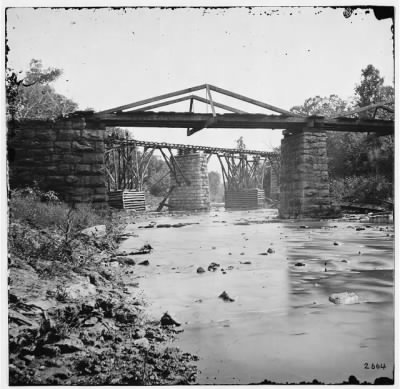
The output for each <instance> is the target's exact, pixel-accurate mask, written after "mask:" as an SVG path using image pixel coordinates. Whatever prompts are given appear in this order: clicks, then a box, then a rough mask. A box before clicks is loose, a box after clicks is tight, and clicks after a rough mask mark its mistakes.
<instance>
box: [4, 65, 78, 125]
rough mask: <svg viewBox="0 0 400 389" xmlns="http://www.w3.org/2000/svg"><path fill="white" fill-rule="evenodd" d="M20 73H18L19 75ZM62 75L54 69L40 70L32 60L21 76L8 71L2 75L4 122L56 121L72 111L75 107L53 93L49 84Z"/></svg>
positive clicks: (66, 99) (71, 102)
mask: <svg viewBox="0 0 400 389" xmlns="http://www.w3.org/2000/svg"><path fill="white" fill-rule="evenodd" d="M20 73H22V72H19V74H20ZM61 75H62V70H61V69H57V68H46V69H45V68H43V64H42V61H40V60H37V59H32V60H31V62H30V64H29V70H28V71H27V72H26V74H25V77H23V78H19V75H18V74H17V73H15V71H13V70H12V69H10V68H7V72H6V96H7V116H8V119H11V120H15V119H17V120H18V119H56V118H57V117H60V116H65V115H67V114H69V113H72V112H74V111H75V110H76V109H77V108H78V105H77V104H76V103H75V102H74V101H72V100H70V99H68V98H67V97H65V96H63V95H61V94H58V93H56V92H55V90H54V88H53V87H52V86H50V85H49V84H50V83H51V82H53V81H55V80H56V79H58V78H59V77H60V76H61Z"/></svg>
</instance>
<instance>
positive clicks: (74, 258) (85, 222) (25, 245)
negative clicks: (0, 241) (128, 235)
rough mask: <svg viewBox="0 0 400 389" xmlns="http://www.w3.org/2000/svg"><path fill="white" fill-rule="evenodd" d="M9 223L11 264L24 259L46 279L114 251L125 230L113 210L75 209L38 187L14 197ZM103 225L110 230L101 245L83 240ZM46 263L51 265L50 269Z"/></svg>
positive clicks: (24, 190)
mask: <svg viewBox="0 0 400 389" xmlns="http://www.w3.org/2000/svg"><path fill="white" fill-rule="evenodd" d="M9 219H10V223H9V229H8V244H9V254H10V255H9V258H10V260H13V259H15V258H20V259H23V260H24V261H25V262H26V263H27V264H29V265H30V266H32V267H34V268H35V269H36V270H37V271H39V273H40V274H42V275H46V274H47V275H49V273H53V275H54V274H57V273H58V271H61V272H62V271H63V270H64V268H65V266H66V265H68V266H71V265H72V266H74V267H79V266H81V265H82V264H84V263H85V262H87V261H89V260H90V259H91V257H92V255H94V254H95V253H96V252H98V251H99V250H108V251H111V250H113V249H114V248H115V247H116V245H117V242H118V236H119V235H120V233H121V231H122V229H123V228H124V225H123V224H121V223H119V220H116V217H115V216H113V215H112V213H111V212H110V211H109V210H101V209H100V210H99V209H96V208H94V207H92V206H91V205H90V204H79V205H76V206H74V207H72V206H70V205H68V204H66V203H63V202H61V201H60V200H59V199H58V197H57V194H56V193H54V192H52V191H49V192H42V191H41V190H40V189H39V188H37V187H28V188H24V189H17V190H13V191H12V192H11V193H10V201H9ZM100 224H102V225H105V226H106V234H105V237H104V238H103V239H102V240H101V242H99V241H98V240H97V241H96V240H93V239H92V240H91V239H90V237H87V236H82V234H81V231H82V230H83V229H85V228H88V227H91V226H94V225H100ZM82 253H86V255H82ZM43 260H45V261H46V260H50V261H51V264H49V266H46V265H45V264H46V262H45V261H43ZM43 266H44V268H43ZM57 269H58V271H57Z"/></svg>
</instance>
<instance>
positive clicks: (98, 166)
mask: <svg viewBox="0 0 400 389" xmlns="http://www.w3.org/2000/svg"><path fill="white" fill-rule="evenodd" d="M104 170H105V166H104V164H102V163H94V164H92V165H91V172H92V174H95V175H98V174H104Z"/></svg>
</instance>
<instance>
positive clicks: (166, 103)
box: [128, 95, 192, 112]
mask: <svg viewBox="0 0 400 389" xmlns="http://www.w3.org/2000/svg"><path fill="white" fill-rule="evenodd" d="M191 98H192V97H191V95H189V96H184V97H179V98H178V99H172V100H167V101H163V102H161V103H157V104H152V105H148V106H145V107H141V108H136V109H132V110H129V111H128V112H138V111H139V112H143V111H148V110H149V109H154V108H160V107H164V106H166V105H171V104H176V103H180V102H181V101H185V100H189V99H191ZM190 112H192V111H190Z"/></svg>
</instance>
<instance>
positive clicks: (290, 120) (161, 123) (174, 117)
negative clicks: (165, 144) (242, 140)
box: [79, 84, 394, 136]
mask: <svg viewBox="0 0 400 389" xmlns="http://www.w3.org/2000/svg"><path fill="white" fill-rule="evenodd" d="M200 90H205V91H206V94H207V96H208V98H203V97H200V96H197V95H196V94H193V93H194V92H197V91H200ZM214 92H215V93H219V94H221V95H224V96H228V97H230V98H234V99H236V101H240V102H241V103H242V104H243V103H247V104H250V105H251V106H253V107H258V108H262V109H266V110H268V111H272V112H273V114H266V113H265V112H261V113H249V112H246V111H244V110H242V109H238V108H235V107H232V106H230V105H227V104H222V103H219V102H217V101H215V100H214V98H213V96H212V93H214ZM177 96H180V97H177ZM183 101H189V107H188V111H185V112H159V111H153V110H154V109H158V108H161V107H165V106H168V105H173V104H176V103H180V102H183ZM195 101H198V102H202V103H205V104H207V106H210V107H211V113H196V112H193V108H194V102H195ZM217 108H220V109H222V110H224V111H228V113H217ZM371 109H374V110H375V112H376V111H377V110H381V109H383V110H386V111H389V112H392V113H393V109H392V108H391V107H389V106H388V105H387V104H384V103H377V104H373V105H371V106H368V107H363V108H360V109H356V110H354V111H351V112H343V113H340V114H338V115H335V116H334V117H324V116H317V115H314V116H305V115H301V114H298V113H295V112H291V111H287V110H285V109H282V108H279V107H276V106H273V105H271V104H267V103H264V102H262V101H259V100H255V99H252V98H250V97H246V96H243V95H240V94H238V93H235V92H232V91H229V90H226V89H223V88H219V87H217V86H214V85H210V84H202V85H199V86H195V87H191V88H187V89H182V90H179V91H176V92H170V93H166V94H163V95H160V96H156V97H151V98H147V99H144V100H140V101H136V102H134V103H130V104H126V105H121V106H118V107H114V108H110V109H107V110H104V111H100V112H97V113H94V112H90V113H88V112H86V113H84V112H80V113H79V114H80V115H85V119H86V121H87V122H92V123H93V124H99V125H101V126H121V127H161V128H165V127H167V128H186V129H187V135H188V136H190V135H193V134H195V133H196V132H198V131H200V130H203V129H206V128H213V129H222V128H228V129H234V128H240V129H243V130H247V129H255V128H258V129H272V130H274V129H281V130H282V129H285V130H289V131H297V130H299V131H300V130H302V129H304V128H307V129H308V130H309V131H321V130H323V131H351V132H374V133H376V134H377V135H389V134H393V133H394V121H393V120H378V119H376V118H375V117H372V118H371V117H369V118H367V117H365V116H364V115H363V113H365V112H366V111H368V110H371Z"/></svg>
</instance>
